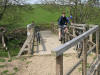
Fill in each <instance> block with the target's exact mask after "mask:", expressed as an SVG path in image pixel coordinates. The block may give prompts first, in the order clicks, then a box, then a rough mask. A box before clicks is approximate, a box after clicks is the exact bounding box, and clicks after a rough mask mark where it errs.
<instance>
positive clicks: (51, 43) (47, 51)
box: [17, 31, 81, 75]
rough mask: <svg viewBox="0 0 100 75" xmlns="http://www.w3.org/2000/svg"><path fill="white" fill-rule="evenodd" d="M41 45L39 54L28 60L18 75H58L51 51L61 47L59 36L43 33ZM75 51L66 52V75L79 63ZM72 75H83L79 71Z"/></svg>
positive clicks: (48, 32)
mask: <svg viewBox="0 0 100 75" xmlns="http://www.w3.org/2000/svg"><path fill="white" fill-rule="evenodd" d="M41 36H42V40H41V44H40V46H39V48H38V49H39V52H38V53H35V54H34V55H36V56H33V57H31V58H28V59H27V60H26V62H30V63H29V64H26V66H25V67H22V68H20V71H19V72H18V73H17V75H56V74H55V72H56V60H55V56H53V55H52V53H51V51H52V50H53V49H54V48H56V47H58V46H60V45H61V44H60V42H59V41H58V36H57V35H55V34H53V33H52V32H51V31H41ZM75 53H76V52H75V51H74V50H73V48H71V49H70V50H69V51H67V52H65V54H66V55H64V65H65V66H64V75H65V74H66V72H67V71H68V70H69V69H70V68H71V67H72V66H73V65H74V64H75V63H76V62H77V61H78V59H77V57H76V55H75ZM72 75H81V74H80V72H79V70H78V69H77V70H76V71H75V72H74V73H73V74H72Z"/></svg>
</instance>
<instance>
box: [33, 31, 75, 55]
mask: <svg viewBox="0 0 100 75" xmlns="http://www.w3.org/2000/svg"><path fill="white" fill-rule="evenodd" d="M40 34H41V43H40V45H39V48H38V49H39V52H36V53H35V54H34V55H50V54H51V51H52V50H53V49H54V48H56V47H58V46H59V45H61V43H60V41H59V40H58V36H57V35H55V34H53V33H52V32H51V31H49V30H46V31H41V32H40ZM73 49H74V47H73V48H71V49H70V50H69V51H67V52H65V54H66V53H76V51H75V50H73Z"/></svg>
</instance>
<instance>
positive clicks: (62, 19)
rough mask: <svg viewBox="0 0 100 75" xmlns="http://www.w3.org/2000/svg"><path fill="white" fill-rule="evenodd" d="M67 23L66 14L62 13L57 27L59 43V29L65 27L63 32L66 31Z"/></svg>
mask: <svg viewBox="0 0 100 75" xmlns="http://www.w3.org/2000/svg"><path fill="white" fill-rule="evenodd" d="M68 22H69V20H68V18H67V17H66V13H65V12H62V16H61V17H60V18H59V20H58V25H59V41H61V28H62V27H63V26H64V27H65V26H66V27H65V32H66V31H68V29H67V23H68Z"/></svg>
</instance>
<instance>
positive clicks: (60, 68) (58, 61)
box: [56, 54, 63, 75]
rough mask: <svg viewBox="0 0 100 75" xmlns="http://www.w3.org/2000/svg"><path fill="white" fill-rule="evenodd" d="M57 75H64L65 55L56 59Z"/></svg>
mask: <svg viewBox="0 0 100 75" xmlns="http://www.w3.org/2000/svg"><path fill="white" fill-rule="evenodd" d="M56 75H63V54H62V55H60V56H58V57H56Z"/></svg>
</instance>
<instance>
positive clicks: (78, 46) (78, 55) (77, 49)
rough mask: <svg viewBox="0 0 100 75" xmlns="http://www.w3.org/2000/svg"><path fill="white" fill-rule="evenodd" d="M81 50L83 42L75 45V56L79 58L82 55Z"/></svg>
mask: <svg viewBox="0 0 100 75" xmlns="http://www.w3.org/2000/svg"><path fill="white" fill-rule="evenodd" d="M82 50H83V43H82V42H80V43H78V44H77V46H76V51H77V57H78V58H80V57H81V55H82Z"/></svg>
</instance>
